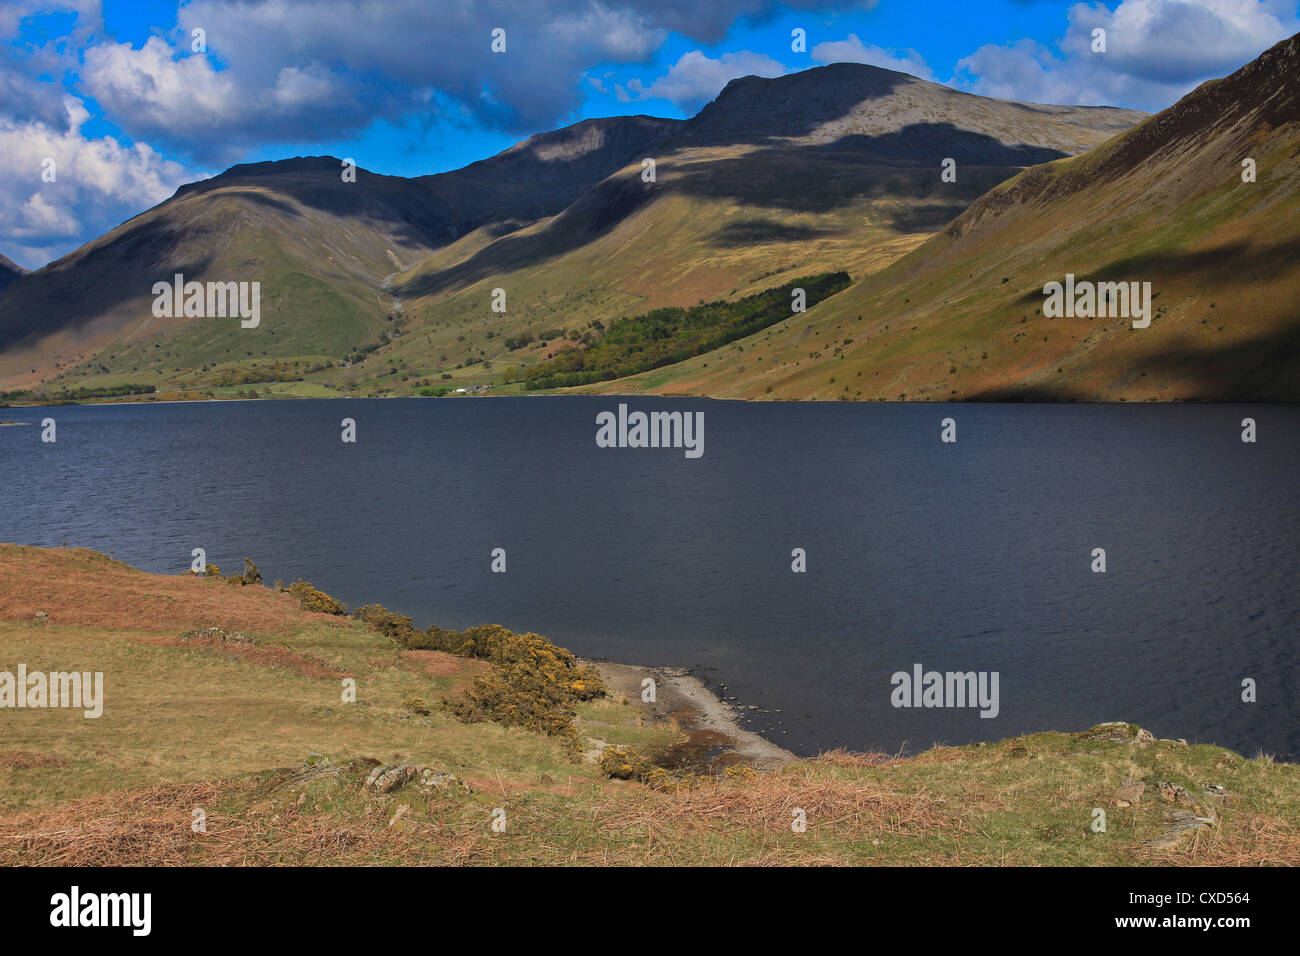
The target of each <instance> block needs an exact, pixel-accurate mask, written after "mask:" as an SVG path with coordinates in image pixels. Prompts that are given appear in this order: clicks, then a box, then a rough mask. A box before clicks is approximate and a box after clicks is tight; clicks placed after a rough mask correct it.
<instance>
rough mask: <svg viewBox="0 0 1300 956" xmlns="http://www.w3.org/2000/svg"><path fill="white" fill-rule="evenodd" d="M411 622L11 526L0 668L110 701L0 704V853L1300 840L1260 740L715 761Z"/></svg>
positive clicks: (764, 859) (950, 859)
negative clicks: (500, 695) (350, 696)
mask: <svg viewBox="0 0 1300 956" xmlns="http://www.w3.org/2000/svg"><path fill="white" fill-rule="evenodd" d="M209 627H215V628H220V629H221V632H220V634H218V632H210V633H209V632H204V631H202V630H201V629H204V628H209ZM196 630H197V631H199V633H194V632H195V631H196ZM418 633H420V634H424V633H425V632H418ZM441 633H443V634H445V633H448V632H441ZM466 633H467V634H468V633H470V632H466ZM182 635H185V636H182ZM213 635H218V636H213ZM220 635H224V636H220ZM235 636H238V638H239V639H235ZM419 642H420V641H419V640H417V641H416V643H419ZM410 643H412V640H411V639H409V638H408V639H406V640H398V639H395V638H394V637H392V636H389V635H387V634H385V633H381V631H380V630H376V628H375V626H374V624H373V620H372V623H371V624H367V623H366V622H365V621H363V620H359V619H355V618H351V617H344V616H340V615H338V614H325V613H318V612H314V611H308V610H304V609H303V608H302V607H301V606H300V601H299V598H298V596H296V595H294V594H290V593H288V592H281V591H277V590H275V589H272V588H268V587H265V586H263V585H261V584H256V583H254V584H248V585H246V586H240V585H239V584H237V583H236V584H232V583H229V582H227V581H224V580H221V579H219V578H215V577H213V578H197V577H191V576H166V575H152V574H146V573H144V572H141V571H137V570H134V569H132V568H129V567H127V566H126V565H124V564H122V563H120V562H115V561H112V560H110V559H109V558H107V557H105V556H103V555H99V554H96V553H94V552H91V551H86V550H82V549H41V548H28V547H18V546H13V545H0V672H5V671H8V672H16V671H17V668H18V666H19V665H20V664H24V665H26V668H27V671H28V672H29V673H30V672H36V671H42V672H54V671H68V670H78V671H91V672H94V671H100V672H102V673H103V674H104V695H103V697H104V700H103V716H102V717H100V718H98V719H86V718H84V717H83V716H82V712H81V711H80V710H72V709H53V708H46V709H12V708H0V863H2V864H5V865H42V864H87V865H112V864H161V865H185V864H295V863H296V864H311V865H319V864H328V863H363V864H369V863H373V864H429V863H434V864H437V863H442V864H575V863H576V864H605V863H609V864H646V863H653V864H817V863H825V864H885V865H889V864H913V865H914V864H936V865H969V864H987V865H996V864H1048V865H1053V864H1130V863H1133V864H1137V863H1168V864H1238V865H1254V864H1284V865H1296V864H1300V767H1297V766H1294V765H1288V764H1275V763H1273V762H1271V761H1269V760H1268V759H1267V758H1254V759H1246V758H1244V757H1242V756H1241V755H1239V754H1236V753H1234V752H1232V751H1229V750H1225V749H1223V748H1219V747H1213V746H1203V745H1202V746H1191V747H1188V746H1186V745H1183V744H1181V743H1179V742H1177V741H1159V740H1154V739H1149V736H1150V735H1147V734H1145V733H1144V732H1142V731H1140V729H1139V728H1136V727H1134V726H1133V725H1129V724H1115V725H1103V726H1100V727H1098V728H1091V729H1089V730H1084V731H1079V732H1074V733H1063V732H1045V733H1040V734H1033V735H1029V736H1024V737H1018V738H1012V739H1009V740H1004V741H1000V742H997V743H990V744H987V745H974V746H968V747H937V748H934V749H932V750H929V751H927V752H925V753H923V754H920V755H919V756H916V757H913V758H908V759H895V758H893V757H889V756H886V755H871V754H848V753H842V752H837V753H831V754H825V755H822V756H821V757H820V758H818V759H815V760H806V761H798V762H794V763H791V764H788V765H786V766H784V767H782V768H780V769H779V770H771V771H755V770H754V769H752V768H750V767H748V766H747V765H745V764H744V763H732V764H730V765H729V766H726V767H714V768H713V769H714V770H715V771H716V772H714V773H702V772H700V770H699V769H698V768H692V769H691V770H689V771H688V770H687V769H684V768H683V767H681V766H672V764H671V760H670V759H669V758H671V757H673V756H674V755H677V756H680V755H681V754H682V753H683V752H687V751H689V750H690V748H689V747H687V746H685V744H688V743H689V742H690V741H691V739H692V732H693V730H694V728H693V726H692V718H691V715H690V714H689V713H687V712H681V713H679V714H675V715H670V718H669V719H667V720H663V719H656V717H655V716H654V715H653V714H652V713H651V712H650V711H649V710H647V709H645V708H644V707H643V705H642V704H641V702H640V700H639V698H638V697H635V696H633V695H627V694H625V693H622V692H620V691H619V690H617V689H616V690H615V691H614V692H613V693H612V694H609V695H606V696H604V697H600V698H596V699H589V700H582V699H578V698H573V699H572V715H573V716H572V729H573V733H572V734H568V733H551V734H548V733H543V732H540V731H539V730H537V729H531V728H530V727H528V726H506V725H504V724H502V723H500V722H499V721H497V720H482V719H478V720H475V721H473V722H466V721H465V720H464V719H462V716H458V714H457V712H456V705H457V702H463V701H465V700H467V699H472V698H473V694H474V693H475V688H476V687H477V688H480V689H482V688H484V687H486V688H488V689H490V690H491V689H494V688H495V689H498V690H499V689H500V688H499V686H498V684H497V683H494V681H495V680H496V679H497V678H501V679H513V678H502V675H508V674H512V673H517V672H518V668H516V667H514V665H516V664H518V661H517V660H515V661H513V664H512V665H511V667H505V666H503V665H502V663H501V660H500V657H499V656H498V657H473V656H461V655H458V654H455V653H448V652H446V651H440V650H429V649H411V648H410V647H409V646H406V645H409V644H410ZM512 668H514V669H512ZM349 679H351V680H352V681H355V686H356V699H355V701H354V702H344V700H343V695H342V688H343V687H344V682H345V681H347V680H349ZM444 699H445V700H446V701H448V704H449V706H446V707H444V706H442V705H441V701H443V700H444ZM460 709H461V710H462V711H464V709H465V708H464V707H461V708H460ZM607 747H612V748H621V749H619V750H616V751H613V752H612V753H611V752H609V751H606V752H605V754H604V756H605V758H606V759H604V760H603V761H602V760H601V757H602V753H601V751H602V749H604V748H607ZM617 754H629V755H631V756H629V757H628V759H627V760H625V761H620V760H611V759H609V757H610V756H611V755H617ZM635 755H646V756H649V757H651V758H654V759H655V760H656V761H657V762H658V763H660V764H668V765H669V768H670V769H669V770H668V771H667V772H665V773H663V774H660V775H658V776H651V777H649V779H651V780H652V782H653V781H655V780H659V781H661V782H662V785H661V786H654V785H648V784H646V783H642V782H639V780H638V779H637V777H646V775H645V774H640V773H637V772H636V767H634V766H633V764H634V763H635ZM620 763H621V764H623V765H624V766H626V767H628V768H631V772H628V773H621V775H623V776H631V777H632V778H633V779H615V778H612V777H611V776H610V775H609V774H610V773H616V774H618V773H620V769H619V765H620ZM1098 810H1101V811H1104V814H1105V831H1104V832H1097V831H1095V830H1094V826H1095V823H1096V821H1097V820H1098V815H1097V811H1098ZM196 811H201V812H196ZM799 819H802V820H804V821H806V828H805V829H803V830H802V832H800V830H799V827H798V826H797V825H796V826H792V823H795V824H797V822H798V820H799ZM200 820H201V822H202V825H201V827H199V826H198V825H197V822H196V821H200ZM494 822H495V823H496V824H497V827H496V828H495V829H494Z"/></svg>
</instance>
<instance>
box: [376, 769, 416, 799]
mask: <svg viewBox="0 0 1300 956" xmlns="http://www.w3.org/2000/svg"><path fill="white" fill-rule="evenodd" d="M419 773H420V771H419V769H418V768H416V767H413V766H412V765H411V764H409V763H403V764H397V765H395V766H379V767H376V768H375V769H374V770H372V771H370V775H369V776H368V777H366V782H365V787H366V789H367V790H376V791H378V792H379V793H392V792H393V791H394V790H398V789H401V788H402V787H404V786H406V785H407V784H408V783H410V782H411V781H412V780H414V779H415V778H416V777H417V776H418V775H419Z"/></svg>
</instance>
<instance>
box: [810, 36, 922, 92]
mask: <svg viewBox="0 0 1300 956" xmlns="http://www.w3.org/2000/svg"><path fill="white" fill-rule="evenodd" d="M899 52H900V51H896V50H885V49H882V48H881V47H878V46H874V45H868V44H865V43H863V42H862V41H861V40H860V39H858V35H857V34H856V33H850V34H849V35H848V37H847V38H846V39H844V40H828V41H827V42H825V43H818V44H817V45H816V46H815V47H813V48H812V54H811V55H812V58H813V60H814V61H815V62H817V63H866V64H868V65H870V66H878V67H881V68H883V69H886V70H896V71H897V72H899V73H910V74H911V75H912V76H919V77H920V78H921V79H923V80H932V79H934V73H933V72H932V71H931V70H930V67H929V66H928V65H927V64H926V62H925V58H924V57H922V56H921V54H919V53H917V52H916V51H915V50H903V51H901V55H899Z"/></svg>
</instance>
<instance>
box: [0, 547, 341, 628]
mask: <svg viewBox="0 0 1300 956" xmlns="http://www.w3.org/2000/svg"><path fill="white" fill-rule="evenodd" d="M38 611H44V612H46V614H48V615H49V617H48V618H45V620H48V621H49V622H50V623H52V624H62V625H73V626H81V627H93V628H99V629H102V630H110V631H121V630H131V631H181V630H186V629H191V628H202V627H209V626H213V625H217V626H220V627H225V628H228V629H230V630H236V631H261V632H267V631H271V632H284V631H288V630H290V629H293V628H297V627H301V626H303V625H305V624H310V623H314V622H318V621H328V620H331V618H330V616H329V615H327V614H310V613H308V612H306V611H303V610H301V609H300V608H299V607H298V606H297V604H296V603H295V602H294V601H292V600H290V599H289V598H288V597H287V596H285V595H280V594H276V593H275V592H273V591H271V590H270V589H269V588H264V587H257V586H253V587H236V586H233V585H229V584H226V583H225V582H223V581H218V580H216V579H213V578H198V577H194V576H192V575H188V574H187V575H180V574H176V575H166V574H149V573H147V572H145V571H137V570H136V569H135V568H132V567H130V566H129V565H126V564H123V563H122V562H120V561H112V560H110V559H108V558H106V557H105V556H104V555H102V554H99V553H98V552H95V551H91V550H89V549H87V548H32V547H25V546H22V545H14V544H0V620H10V621H31V620H35V619H36V616H37V612H38Z"/></svg>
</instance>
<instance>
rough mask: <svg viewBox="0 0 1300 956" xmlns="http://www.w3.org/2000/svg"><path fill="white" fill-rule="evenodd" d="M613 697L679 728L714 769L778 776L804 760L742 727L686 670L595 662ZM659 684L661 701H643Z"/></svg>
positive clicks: (725, 705) (657, 696) (730, 708)
mask: <svg viewBox="0 0 1300 956" xmlns="http://www.w3.org/2000/svg"><path fill="white" fill-rule="evenodd" d="M589 663H591V664H592V665H593V666H594V667H596V668H597V669H598V670H599V671H600V676H601V678H602V679H603V680H604V681H605V684H606V686H607V688H608V689H609V693H610V695H611V696H614V697H618V696H620V695H621V696H623V697H626V698H627V701H628V703H629V704H630V705H631V706H634V707H637V708H638V709H639V710H641V711H642V712H643V713H644V714H646V715H647V716H648V718H649V719H650V720H651V721H653V722H655V723H657V724H660V725H663V726H671V725H674V724H675V725H677V726H678V727H679V728H680V729H681V730H682V731H683V732H684V733H686V734H687V737H688V740H689V741H690V742H691V743H692V744H693V745H694V747H695V748H696V749H698V750H700V751H702V752H703V756H704V759H705V760H706V761H707V762H709V763H717V764H725V763H746V764H750V765H752V766H753V767H754V769H756V770H778V769H780V768H781V767H784V766H786V765H788V764H791V763H795V762H797V761H798V760H800V759H801V758H799V757H798V756H797V755H795V754H794V753H791V752H790V751H789V750H786V749H785V748H784V747H781V746H780V745H778V744H776V743H774V742H772V741H770V740H768V739H767V738H766V737H763V736H761V735H759V734H757V733H755V732H754V731H752V730H746V729H745V728H744V727H742V726H741V725H740V720H739V713H738V711H737V710H736V708H735V707H733V706H732V705H731V704H729V703H727V702H726V701H725V700H723V699H722V698H721V697H719V696H718V695H717V694H715V693H714V692H713V691H712V690H710V689H709V688H708V686H706V685H705V683H704V682H703V681H702V680H700V678H698V677H696V676H694V675H693V674H691V673H690V671H689V670H687V669H686V668H684V667H650V666H646V665H638V664H622V663H614V662H610V661H590V662H589ZM647 677H648V678H651V679H653V680H654V682H655V700H654V701H653V702H645V701H643V700H642V698H641V694H642V681H643V680H644V679H645V678H647Z"/></svg>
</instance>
